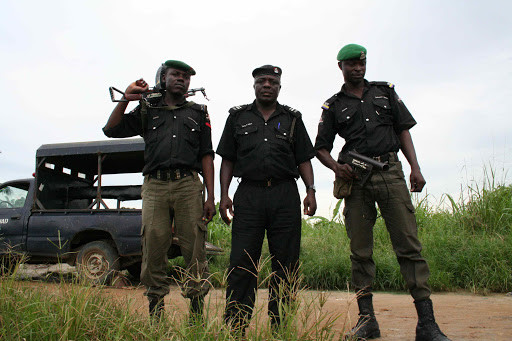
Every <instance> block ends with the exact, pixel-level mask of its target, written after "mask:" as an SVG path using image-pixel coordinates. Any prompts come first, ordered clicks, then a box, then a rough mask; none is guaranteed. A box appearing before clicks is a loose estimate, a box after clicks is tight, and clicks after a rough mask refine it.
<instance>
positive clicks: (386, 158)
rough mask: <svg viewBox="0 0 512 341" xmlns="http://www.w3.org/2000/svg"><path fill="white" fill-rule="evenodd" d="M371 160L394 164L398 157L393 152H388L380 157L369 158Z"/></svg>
mask: <svg viewBox="0 0 512 341" xmlns="http://www.w3.org/2000/svg"><path fill="white" fill-rule="evenodd" d="M371 158H372V159H374V160H375V161H379V162H388V161H390V162H396V161H398V155H397V154H396V153H395V152H389V153H386V154H383V155H380V156H371Z"/></svg>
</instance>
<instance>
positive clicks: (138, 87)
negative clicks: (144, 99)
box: [125, 78, 149, 94]
mask: <svg viewBox="0 0 512 341" xmlns="http://www.w3.org/2000/svg"><path fill="white" fill-rule="evenodd" d="M148 90H149V85H148V83H146V81H145V80H144V79H142V78H141V79H138V80H136V81H135V82H133V83H131V84H130V85H128V87H127V88H126V91H125V93H126V94H140V93H143V92H146V91H148Z"/></svg>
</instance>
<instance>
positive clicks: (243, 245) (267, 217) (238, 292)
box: [225, 180, 301, 329]
mask: <svg viewBox="0 0 512 341" xmlns="http://www.w3.org/2000/svg"><path fill="white" fill-rule="evenodd" d="M233 204H234V210H235V216H234V218H233V226H232V240H231V256H230V265H229V274H228V285H227V290H226V300H227V304H226V316H225V317H226V322H228V323H231V324H233V325H235V326H236V327H237V328H242V329H243V328H245V327H246V326H247V324H248V321H249V320H250V318H251V316H252V311H253V308H254V303H255V295H256V290H257V285H258V277H257V276H258V274H257V267H258V263H259V259H260V256H261V247H262V244H263V238H264V237H265V230H266V232H267V239H268V245H269V251H270V255H271V257H272V258H271V264H272V272H273V275H272V277H271V280H270V284H269V304H268V310H269V315H270V318H271V322H272V323H274V324H279V323H280V319H279V302H280V301H281V302H283V303H286V302H287V301H288V300H289V297H290V288H292V287H293V286H291V284H292V283H291V281H293V278H295V277H296V276H297V273H296V272H297V271H296V270H297V267H298V261H299V251H300V235H301V215H300V196H299V192H298V190H297V184H296V182H295V181H293V180H291V181H287V182H282V183H279V184H277V185H275V186H272V187H258V186H254V185H250V184H245V183H241V184H240V185H239V186H238V189H237V191H236V193H235V196H234V203H233ZM294 276H295V277H294Z"/></svg>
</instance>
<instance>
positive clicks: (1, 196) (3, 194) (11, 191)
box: [0, 186, 28, 208]
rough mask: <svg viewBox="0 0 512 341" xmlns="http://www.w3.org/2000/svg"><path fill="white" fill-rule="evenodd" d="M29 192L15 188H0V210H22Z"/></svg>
mask: <svg viewBox="0 0 512 341" xmlns="http://www.w3.org/2000/svg"><path fill="white" fill-rule="evenodd" d="M27 194H28V190H26V189H24V188H18V187H15V186H5V187H3V188H0V208H21V207H23V206H24V205H25V200H26V199H27Z"/></svg>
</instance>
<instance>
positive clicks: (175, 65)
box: [164, 60, 196, 76]
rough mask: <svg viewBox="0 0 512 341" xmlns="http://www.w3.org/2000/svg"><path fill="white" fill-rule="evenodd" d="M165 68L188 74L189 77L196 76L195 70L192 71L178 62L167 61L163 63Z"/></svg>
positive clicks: (189, 67) (184, 64)
mask: <svg viewBox="0 0 512 341" xmlns="http://www.w3.org/2000/svg"><path fill="white" fill-rule="evenodd" d="M164 65H165V66H167V67H169V68H173V69H177V70H181V71H185V72H188V74H190V75H191V76H193V75H195V74H196V70H194V69H193V68H192V67H191V66H190V65H188V64H187V63H183V62H181V61H179V60H168V61H166V62H165V63H164Z"/></svg>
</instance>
